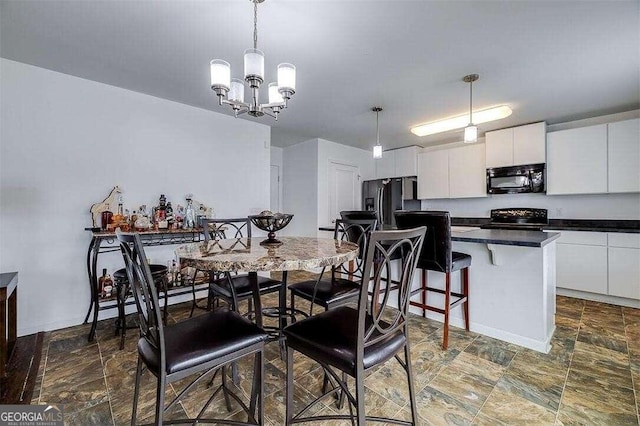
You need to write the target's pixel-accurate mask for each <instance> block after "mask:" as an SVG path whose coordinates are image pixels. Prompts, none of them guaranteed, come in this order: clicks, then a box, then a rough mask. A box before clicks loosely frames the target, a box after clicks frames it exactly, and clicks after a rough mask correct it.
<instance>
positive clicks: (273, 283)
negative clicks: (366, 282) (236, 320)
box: [191, 218, 282, 315]
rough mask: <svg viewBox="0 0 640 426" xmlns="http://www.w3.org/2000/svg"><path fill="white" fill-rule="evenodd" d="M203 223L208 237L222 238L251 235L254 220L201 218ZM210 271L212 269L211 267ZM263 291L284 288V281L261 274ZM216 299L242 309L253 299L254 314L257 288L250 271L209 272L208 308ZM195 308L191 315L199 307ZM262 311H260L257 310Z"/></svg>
mask: <svg viewBox="0 0 640 426" xmlns="http://www.w3.org/2000/svg"><path fill="white" fill-rule="evenodd" d="M200 226H201V227H202V229H203V232H204V241H205V242H209V241H211V240H221V239H227V238H229V239H242V238H248V239H250V238H251V221H250V220H249V218H237V219H204V218H203V219H201V220H200ZM207 272H209V271H207ZM257 279H258V288H259V289H260V294H261V295H262V294H267V293H274V292H276V291H278V290H280V286H281V285H282V281H279V280H274V279H272V278H269V277H261V276H259V275H258V276H257ZM215 299H222V300H224V301H225V302H227V303H228V304H229V306H231V309H232V310H236V311H237V310H238V304H239V303H240V302H242V301H244V300H248V303H249V315H252V314H253V308H252V300H253V288H252V284H251V279H250V276H249V274H237V273H235V274H232V273H231V272H215V271H211V272H209V293H208V298H207V308H208V309H211V307H212V306H213V301H214V300H215ZM193 303H194V305H193V306H192V308H191V315H193V310H194V308H195V306H196V305H195V294H194V301H193ZM255 314H257V315H260V313H255Z"/></svg>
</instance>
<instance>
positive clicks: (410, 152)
mask: <svg viewBox="0 0 640 426" xmlns="http://www.w3.org/2000/svg"><path fill="white" fill-rule="evenodd" d="M421 149H422V148H420V147H418V146H408V147H406V148H399V149H392V150H390V151H384V152H383V153H382V158H380V159H378V160H375V161H376V163H375V164H376V178H377V179H384V178H390V177H403V176H416V175H417V174H418V153H419V152H420V150H421Z"/></svg>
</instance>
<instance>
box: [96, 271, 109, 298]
mask: <svg viewBox="0 0 640 426" xmlns="http://www.w3.org/2000/svg"><path fill="white" fill-rule="evenodd" d="M107 278H108V279H109V280H111V277H109V275H107V268H103V269H102V276H101V277H100V278H98V288H99V289H100V297H102V298H104V297H106V296H105V293H106V292H105V286H106V284H107V283H108V281H107Z"/></svg>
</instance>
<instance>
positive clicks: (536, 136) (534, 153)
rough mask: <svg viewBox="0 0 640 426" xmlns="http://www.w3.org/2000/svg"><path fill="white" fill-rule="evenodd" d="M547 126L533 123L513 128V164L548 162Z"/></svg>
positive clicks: (543, 123)
mask: <svg viewBox="0 0 640 426" xmlns="http://www.w3.org/2000/svg"><path fill="white" fill-rule="evenodd" d="M546 142H547V125H546V123H545V122H544V121H543V122H542V123H533V124H528V125H526V126H520V127H514V128H513V164H514V165H516V166H517V165H520V164H538V163H545V162H546V145H547V144H546Z"/></svg>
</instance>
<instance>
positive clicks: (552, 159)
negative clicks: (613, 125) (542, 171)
mask: <svg viewBox="0 0 640 426" xmlns="http://www.w3.org/2000/svg"><path fill="white" fill-rule="evenodd" d="M547 141H548V147H547V151H548V154H549V156H548V157H549V159H548V161H547V194H599V193H604V192H607V125H606V124H599V125H597V126H589V127H581V128H578V129H569V130H561V131H558V132H552V133H549V135H548V137H547Z"/></svg>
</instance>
